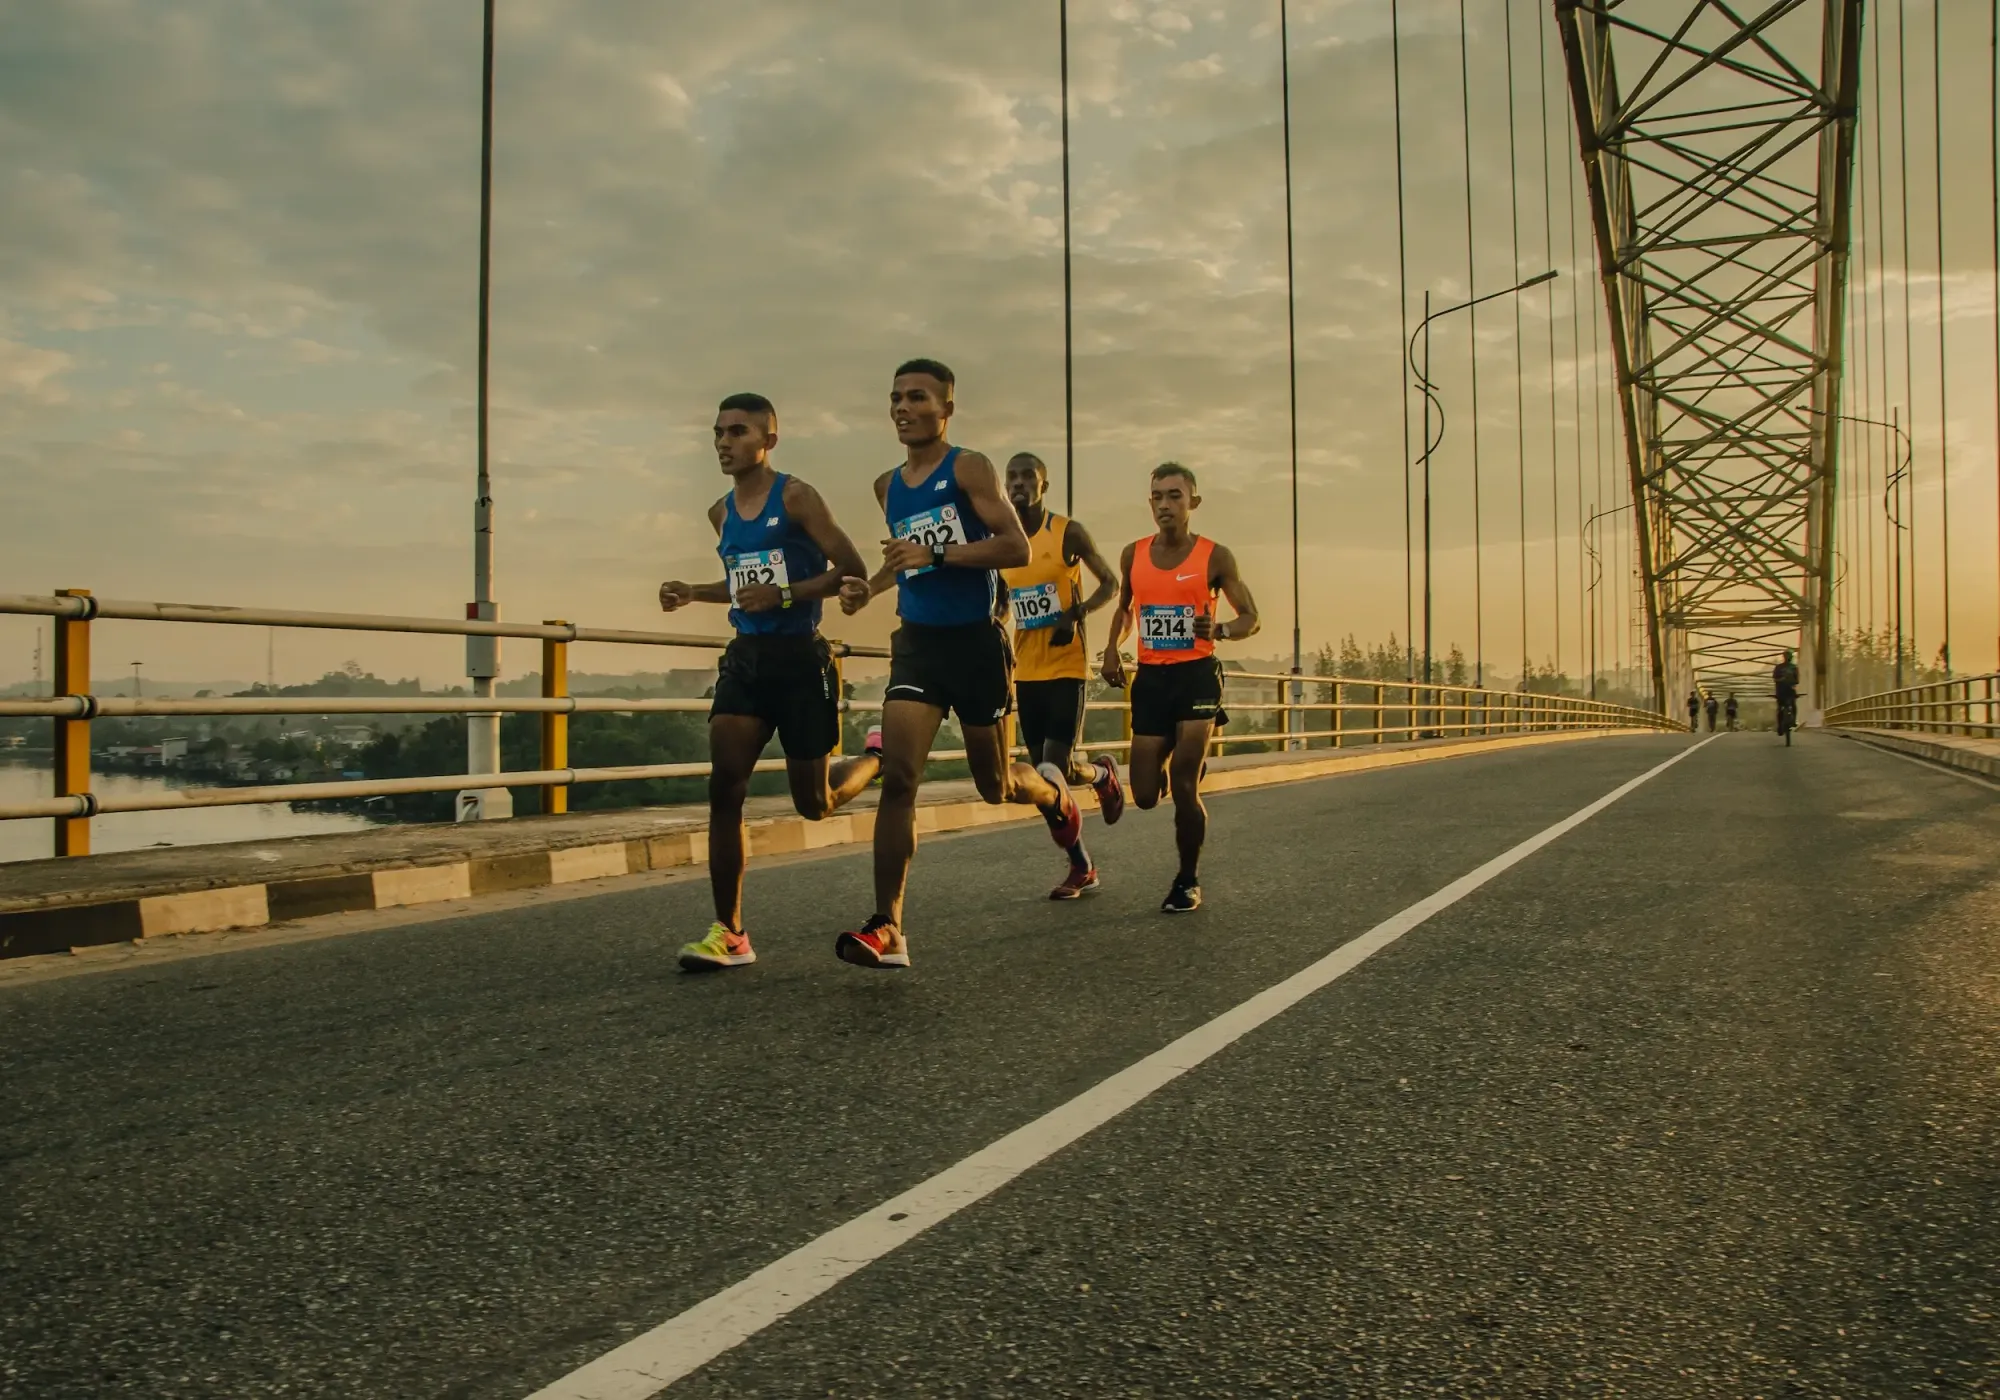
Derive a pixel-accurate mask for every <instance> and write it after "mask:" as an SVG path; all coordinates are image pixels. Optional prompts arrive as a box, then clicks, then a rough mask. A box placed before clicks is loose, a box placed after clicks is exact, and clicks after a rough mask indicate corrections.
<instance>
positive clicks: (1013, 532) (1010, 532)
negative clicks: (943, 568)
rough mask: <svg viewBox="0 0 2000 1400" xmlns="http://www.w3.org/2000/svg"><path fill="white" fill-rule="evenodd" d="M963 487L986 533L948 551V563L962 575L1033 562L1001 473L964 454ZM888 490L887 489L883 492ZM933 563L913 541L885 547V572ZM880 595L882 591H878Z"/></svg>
mask: <svg viewBox="0 0 2000 1400" xmlns="http://www.w3.org/2000/svg"><path fill="white" fill-rule="evenodd" d="M957 471H958V487H959V490H961V491H963V492H964V493H965V498H966V500H967V501H969V502H970V503H971V505H972V512H973V514H974V515H977V516H978V517H979V518H980V520H981V521H982V522H984V523H985V525H986V528H987V529H988V530H991V531H992V532H993V533H992V534H990V535H988V536H987V537H986V538H985V539H983V540H972V541H970V542H968V543H966V544H953V545H946V546H945V553H944V562H945V564H946V565H947V566H949V567H951V568H957V569H1013V568H1018V567H1019V566H1021V565H1022V564H1025V563H1027V562H1028V536H1027V534H1026V533H1025V532H1024V531H1023V530H1022V529H1021V517H1020V516H1019V515H1018V514H1016V513H1015V511H1014V503H1013V502H1012V501H1010V500H1008V499H1007V497H1006V494H1005V493H1004V492H1002V491H1001V489H1000V473H999V472H997V471H995V470H994V469H993V463H992V461H991V460H990V459H988V457H987V456H986V454H985V453H983V452H967V451H965V450H964V449H962V448H961V449H960V450H959V454H958V461H957ZM884 489H885V490H886V489H887V487H886V484H885V486H884ZM930 562H931V551H930V546H928V545H923V544H918V543H916V542H915V541H913V540H884V541H882V567H883V568H884V569H888V570H892V571H896V570H902V569H921V568H923V567H924V566H925V565H927V564H929V563H930ZM878 591H879V590H878Z"/></svg>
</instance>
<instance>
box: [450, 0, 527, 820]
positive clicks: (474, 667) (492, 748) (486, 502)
mask: <svg viewBox="0 0 2000 1400" xmlns="http://www.w3.org/2000/svg"><path fill="white" fill-rule="evenodd" d="M493 3H494V0H486V2H485V7H484V8H485V33H484V46H483V50H482V54H481V62H480V83H479V366H478V397H479V407H478V418H479V423H478V454H479V466H478V490H477V493H476V494H475V496H474V498H473V504H472V602H471V603H469V604H467V605H466V609H465V615H466V618H467V620H469V621H476V622H498V621H499V620H500V605H499V603H497V602H496V601H495V600H494V597H493V477H492V474H491V472H490V471H489V470H488V468H487V455H486V424H487V392H486V387H487V359H488V353H487V352H488V347H489V345H490V343H491V336H490V330H491V306H492V289H493ZM465 674H466V677H467V678H468V679H469V680H470V681H471V682H472V693H473V694H474V695H475V696H478V697H480V698H482V699H484V698H487V697H490V696H491V695H492V694H493V687H494V682H495V681H496V680H497V679H498V677H499V675H500V639H499V638H498V637H467V638H466V639H465ZM465 771H466V774H467V776H469V777H477V776H478V775H480V774H482V773H497V772H499V771H500V716H499V715H497V714H485V715H467V716H466V719H465ZM513 814H514V795H513V794H512V793H511V792H509V791H508V790H507V789H506V788H497V787H496V788H485V789H470V790H468V791H465V792H461V793H460V794H459V795H458V809H457V816H458V819H459V820H460V821H468V820H473V821H476V820H481V819H485V818H491V817H509V816H512V815H513Z"/></svg>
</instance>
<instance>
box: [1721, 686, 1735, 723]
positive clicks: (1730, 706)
mask: <svg viewBox="0 0 2000 1400" xmlns="http://www.w3.org/2000/svg"><path fill="white" fill-rule="evenodd" d="M1722 713H1723V716H1724V717H1725V718H1726V719H1728V721H1729V729H1730V732H1731V733H1734V732H1735V731H1736V692H1735V691H1733V690H1732V691H1730V692H1729V697H1728V698H1727V699H1726V700H1724V701H1723V702H1722Z"/></svg>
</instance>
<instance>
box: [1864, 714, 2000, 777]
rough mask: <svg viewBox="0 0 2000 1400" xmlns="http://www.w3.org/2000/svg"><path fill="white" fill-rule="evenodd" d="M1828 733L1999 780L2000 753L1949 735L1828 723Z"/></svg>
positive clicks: (1890, 751)
mask: <svg viewBox="0 0 2000 1400" xmlns="http://www.w3.org/2000/svg"><path fill="white" fill-rule="evenodd" d="M1826 732H1827V733H1828V734H1838V735H1839V736H1840V737H1841V738H1843V739H1852V740H1854V741H1855V742H1857V743H1862V744H1868V745H1870V746H1872V747H1874V748H1878V749H1883V750H1886V751H1888V752H1889V753H1900V754H1907V755H1908V756H1909V757H1911V758H1921V759H1923V760H1925V761H1926V762H1928V763H1936V764H1940V765H1942V766H1943V767H1946V768H1958V769H1963V770H1964V771H1965V772H1967V773H1977V774H1978V775H1979V776H1981V777H1983V778H1991V779H1993V780H1994V781H1996V782H2000V753H1987V752H1985V751H1984V750H1983V749H1982V748H1973V747H1972V746H1971V745H1969V744H1958V743H1953V742H1952V741H1951V739H1950V737H1949V736H1947V735H1938V736H1935V737H1926V736H1921V735H1917V734H1910V733H1906V732H1904V731H1901V730H1895V729H1839V728H1835V727H1832V726H1828V728H1827V730H1826Z"/></svg>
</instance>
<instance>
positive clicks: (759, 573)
mask: <svg viewBox="0 0 2000 1400" xmlns="http://www.w3.org/2000/svg"><path fill="white" fill-rule="evenodd" d="M723 562H724V563H725V565H726V566H727V567H728V569H729V597H730V601H732V602H734V601H735V599H736V595H737V594H738V593H741V592H742V591H743V590H744V589H745V588H746V587H748V586H749V585H751V584H753V583H768V584H771V585H772V586H773V587H776V588H790V587H791V586H792V579H791V575H790V574H789V573H787V572H786V571H785V551H784V550H782V549H760V550H756V551H754V552H752V553H750V554H732V555H730V556H729V557H728V559H726V560H725V561H723Z"/></svg>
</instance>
